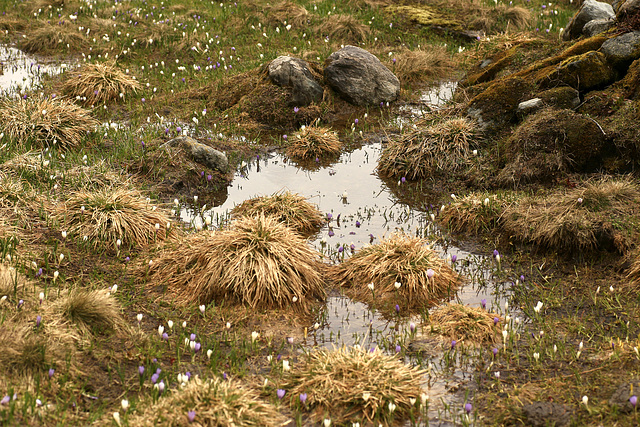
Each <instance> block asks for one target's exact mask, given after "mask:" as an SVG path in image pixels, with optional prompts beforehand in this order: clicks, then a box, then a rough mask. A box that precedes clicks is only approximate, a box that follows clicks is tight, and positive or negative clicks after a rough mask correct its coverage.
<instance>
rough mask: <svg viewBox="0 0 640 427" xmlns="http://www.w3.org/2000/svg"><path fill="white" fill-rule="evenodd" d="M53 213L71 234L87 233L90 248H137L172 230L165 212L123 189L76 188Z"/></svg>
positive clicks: (172, 231) (136, 194) (84, 234)
mask: <svg viewBox="0 0 640 427" xmlns="http://www.w3.org/2000/svg"><path fill="white" fill-rule="evenodd" d="M83 207H84V209H83ZM54 216H55V218H56V219H57V220H58V221H59V223H60V224H61V225H60V226H61V227H63V229H65V230H67V232H68V233H69V234H70V235H71V236H75V237H77V238H80V239H84V236H87V241H88V242H89V244H91V246H92V247H93V248H94V249H104V250H109V251H114V252H117V251H118V250H119V249H125V248H128V249H131V248H140V247H142V246H145V245H147V244H148V243H151V242H154V241H160V240H164V239H165V238H167V237H168V236H169V235H171V234H173V233H174V229H173V228H171V227H170V217H169V215H168V214H167V213H165V212H164V211H163V210H162V209H160V208H158V209H154V206H152V204H151V203H150V202H149V201H148V200H147V199H145V198H144V196H143V195H142V193H140V192H139V191H137V190H131V189H127V188H114V187H111V188H103V189H99V190H85V189H82V190H79V191H77V192H74V193H72V194H71V195H70V196H69V197H68V199H67V201H66V202H65V203H64V204H61V205H59V206H58V207H57V209H56V212H55V214H54ZM118 240H120V243H121V246H120V248H118V246H117V241H118Z"/></svg>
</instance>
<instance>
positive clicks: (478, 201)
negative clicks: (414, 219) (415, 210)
mask: <svg viewBox="0 0 640 427" xmlns="http://www.w3.org/2000/svg"><path fill="white" fill-rule="evenodd" d="M516 199H517V198H516V195H515V194H514V193H505V192H503V193H499V194H490V193H471V194H468V195H466V196H463V197H458V198H457V199H456V200H455V201H453V202H452V203H451V204H450V205H448V206H444V208H443V209H442V210H441V211H440V214H439V215H438V222H439V223H440V224H443V225H445V226H446V227H447V228H448V229H449V230H451V231H453V232H454V233H460V232H465V233H468V232H471V233H474V234H477V233H478V232H481V231H484V232H488V231H491V230H493V229H495V228H496V227H497V226H498V221H499V219H500V216H501V215H502V213H503V212H504V209H505V208H506V207H507V206H509V205H510V204H511V203H514V202H515V201H516Z"/></svg>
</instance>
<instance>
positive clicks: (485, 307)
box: [480, 298, 487, 310]
mask: <svg viewBox="0 0 640 427" xmlns="http://www.w3.org/2000/svg"><path fill="white" fill-rule="evenodd" d="M480 304H482V308H484V309H485V310H486V309H487V300H486V299H484V298H483V299H482V300H481V301H480Z"/></svg>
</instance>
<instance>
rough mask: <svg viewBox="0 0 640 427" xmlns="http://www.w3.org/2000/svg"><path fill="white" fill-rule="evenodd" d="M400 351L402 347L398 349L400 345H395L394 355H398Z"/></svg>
mask: <svg viewBox="0 0 640 427" xmlns="http://www.w3.org/2000/svg"><path fill="white" fill-rule="evenodd" d="M400 350H402V347H400V344H397V345H396V353H400Z"/></svg>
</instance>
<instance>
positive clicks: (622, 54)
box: [600, 31, 640, 69]
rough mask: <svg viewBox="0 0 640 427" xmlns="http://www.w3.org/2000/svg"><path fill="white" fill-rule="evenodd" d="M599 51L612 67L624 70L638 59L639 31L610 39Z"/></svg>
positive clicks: (639, 56) (639, 47) (639, 52)
mask: <svg viewBox="0 0 640 427" xmlns="http://www.w3.org/2000/svg"><path fill="white" fill-rule="evenodd" d="M600 51H601V52H602V53H604V55H605V56H606V57H607V60H608V61H609V62H610V63H611V64H613V66H614V67H616V68H619V69H625V68H627V67H628V66H629V64H631V63H632V62H633V61H635V60H636V59H638V58H640V31H633V32H630V33H625V34H622V35H619V36H617V37H614V38H611V39H609V40H607V41H606V42H604V43H603V44H602V47H601V48H600Z"/></svg>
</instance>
